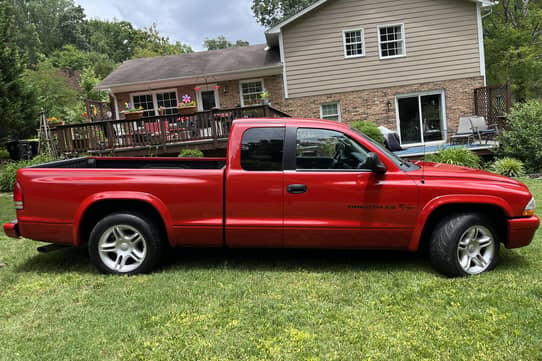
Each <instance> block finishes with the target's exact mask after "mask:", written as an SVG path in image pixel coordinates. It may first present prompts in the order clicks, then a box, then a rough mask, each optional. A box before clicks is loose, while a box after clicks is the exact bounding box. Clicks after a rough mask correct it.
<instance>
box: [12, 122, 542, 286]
mask: <svg viewBox="0 0 542 361" xmlns="http://www.w3.org/2000/svg"><path fill="white" fill-rule="evenodd" d="M14 202H15V208H16V209H17V219H18V220H17V221H14V222H11V223H6V224H5V225H4V230H5V232H6V234H8V235H9V236H11V237H21V236H22V237H26V238H30V239H33V240H37V241H47V242H52V243H57V244H64V245H75V246H87V247H88V249H89V254H90V259H91V261H92V262H93V263H94V264H95V265H96V267H97V268H98V269H99V270H100V271H102V272H104V273H113V274H136V273H142V272H148V271H150V270H151V269H152V268H153V267H154V266H156V265H157V264H158V263H159V261H160V258H161V256H162V254H163V253H164V251H165V249H166V248H167V247H168V246H172V247H223V246H227V247H274V248H280V247H292V248H305V247H313V248H343V249H395V250H409V251H417V250H419V249H421V248H423V247H427V249H428V250H429V257H430V261H431V263H432V264H433V265H434V267H435V268H436V269H437V270H439V271H440V272H442V273H444V274H446V275H449V276H464V275H470V274H478V273H481V272H484V271H486V270H489V269H492V268H493V267H494V266H495V265H496V262H497V257H498V251H499V246H500V244H501V243H502V244H503V245H504V246H505V247H507V248H517V247H522V246H526V245H528V244H529V243H530V242H531V240H532V239H533V237H534V234H535V231H536V230H537V228H538V226H539V223H540V222H539V219H538V218H537V217H536V216H535V215H534V211H535V201H534V199H533V196H532V195H531V193H530V192H529V190H528V189H527V187H526V186H525V185H523V184H522V183H520V182H518V181H516V180H513V179H510V178H506V177H501V176H498V175H495V174H491V173H488V172H484V171H481V170H475V169H470V168H464V167H456V166H451V165H444V164H435V163H428V162H415V163H411V162H408V161H404V160H401V159H399V158H397V157H396V156H395V155H393V154H392V153H390V152H388V151H387V150H386V149H385V148H383V147H382V146H380V145H379V144H377V143H375V142H374V141H372V140H371V139H369V138H367V137H365V136H364V135H363V134H361V133H359V132H357V131H356V130H354V129H351V128H349V127H348V126H347V125H344V124H341V123H337V122H331V121H323V120H303V119H244V120H237V121H235V122H234V124H233V126H232V129H231V136H230V139H229V145H228V155H227V158H225V159H221V158H201V159H179V158H99V157H89V158H79V159H72V160H65V161H59V162H54V163H48V164H42V165H39V166H36V167H32V168H26V169H21V170H20V171H19V172H18V174H17V181H16V185H15V191H14Z"/></svg>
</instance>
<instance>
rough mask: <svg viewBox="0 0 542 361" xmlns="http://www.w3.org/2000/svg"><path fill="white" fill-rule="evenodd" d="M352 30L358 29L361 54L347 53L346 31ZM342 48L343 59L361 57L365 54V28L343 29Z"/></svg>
mask: <svg viewBox="0 0 542 361" xmlns="http://www.w3.org/2000/svg"><path fill="white" fill-rule="evenodd" d="M353 31H360V32H361V54H358V55H348V54H347V51H346V45H347V44H346V33H350V32H353ZM343 50H344V58H345V59H352V58H363V57H364V56H365V30H364V29H363V28H357V29H346V30H343Z"/></svg>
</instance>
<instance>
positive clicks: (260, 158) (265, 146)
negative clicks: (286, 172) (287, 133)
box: [241, 128, 284, 172]
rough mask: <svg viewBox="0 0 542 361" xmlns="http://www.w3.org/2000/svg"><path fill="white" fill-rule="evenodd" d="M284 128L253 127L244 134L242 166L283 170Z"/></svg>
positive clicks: (264, 169) (252, 169) (250, 168)
mask: <svg viewBox="0 0 542 361" xmlns="http://www.w3.org/2000/svg"><path fill="white" fill-rule="evenodd" d="M283 148H284V128H252V129H248V130H247V131H246V132H245V133H244V134H243V140H242V144H241V167H242V168H243V169H244V170H248V171H260V172H263V171H281V170H283V159H282V154H283Z"/></svg>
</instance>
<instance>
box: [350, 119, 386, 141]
mask: <svg viewBox="0 0 542 361" xmlns="http://www.w3.org/2000/svg"><path fill="white" fill-rule="evenodd" d="M350 126H351V127H352V128H354V129H356V130H359V131H360V132H362V133H363V134H365V135H366V136H368V137H369V138H371V139H373V140H375V141H377V142H378V143H381V144H384V136H383V135H382V133H380V129H378V127H377V126H376V124H375V123H373V122H368V121H361V120H360V121H357V122H353V123H352V124H351V125H350Z"/></svg>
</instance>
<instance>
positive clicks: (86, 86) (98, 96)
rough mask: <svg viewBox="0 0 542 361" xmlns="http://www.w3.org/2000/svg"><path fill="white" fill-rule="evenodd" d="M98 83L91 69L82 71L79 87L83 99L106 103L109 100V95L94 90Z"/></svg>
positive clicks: (98, 80)
mask: <svg viewBox="0 0 542 361" xmlns="http://www.w3.org/2000/svg"><path fill="white" fill-rule="evenodd" d="M99 82H100V79H99V78H98V77H97V76H96V73H94V69H92V68H91V67H88V68H85V69H83V71H82V72H81V80H80V81H79V85H80V86H81V90H82V91H83V97H84V98H85V99H92V100H99V101H102V102H106V101H108V100H109V94H108V93H107V92H105V91H100V90H97V89H96V85H98V83H99Z"/></svg>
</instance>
